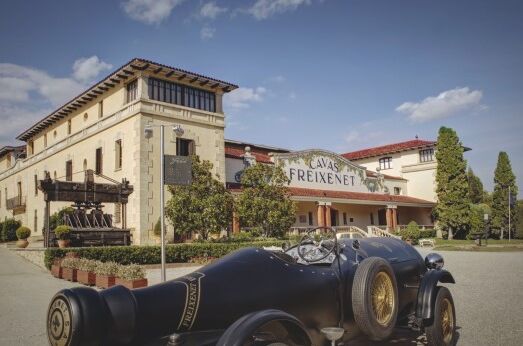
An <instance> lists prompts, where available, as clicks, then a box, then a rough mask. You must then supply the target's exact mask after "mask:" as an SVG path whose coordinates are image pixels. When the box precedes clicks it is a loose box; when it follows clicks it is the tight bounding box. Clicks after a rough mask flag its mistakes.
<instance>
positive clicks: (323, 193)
mask: <svg viewBox="0 0 523 346" xmlns="http://www.w3.org/2000/svg"><path fill="white" fill-rule="evenodd" d="M227 189H228V190H230V191H231V192H240V191H241V190H242V187H241V184H238V183H227ZM289 192H290V194H291V196H300V197H318V198H325V197H327V198H339V199H351V200H359V201H373V202H383V203H384V204H387V203H405V204H414V205H420V204H422V205H427V206H433V205H435V204H436V203H434V202H431V201H426V200H424V199H420V198H415V197H410V196H401V195H384V194H379V193H364V192H348V191H331V190H318V189H305V188H301V187H289Z"/></svg>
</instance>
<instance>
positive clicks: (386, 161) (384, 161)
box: [380, 157, 392, 169]
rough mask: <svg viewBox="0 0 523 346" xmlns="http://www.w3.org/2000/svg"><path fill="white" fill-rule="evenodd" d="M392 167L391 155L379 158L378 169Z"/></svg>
mask: <svg viewBox="0 0 523 346" xmlns="http://www.w3.org/2000/svg"><path fill="white" fill-rule="evenodd" d="M390 168H392V157H382V158H381V159H380V169H390Z"/></svg>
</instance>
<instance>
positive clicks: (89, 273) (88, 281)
mask: <svg viewBox="0 0 523 346" xmlns="http://www.w3.org/2000/svg"><path fill="white" fill-rule="evenodd" d="M97 264H98V262H97V261H94V260H90V259H87V258H80V259H79V260H78V272H77V273H76V278H77V280H78V282H79V283H81V284H84V285H87V286H93V285H94V284H95V283H96V274H95V273H94V270H95V268H96V266H97Z"/></svg>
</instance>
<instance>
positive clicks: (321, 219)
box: [318, 202, 325, 227]
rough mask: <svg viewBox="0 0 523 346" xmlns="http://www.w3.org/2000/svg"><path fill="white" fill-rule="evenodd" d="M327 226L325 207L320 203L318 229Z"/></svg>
mask: <svg viewBox="0 0 523 346" xmlns="http://www.w3.org/2000/svg"><path fill="white" fill-rule="evenodd" d="M324 226H325V205H323V204H321V202H318V227H324Z"/></svg>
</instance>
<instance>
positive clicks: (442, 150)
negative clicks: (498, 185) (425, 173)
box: [435, 127, 470, 239]
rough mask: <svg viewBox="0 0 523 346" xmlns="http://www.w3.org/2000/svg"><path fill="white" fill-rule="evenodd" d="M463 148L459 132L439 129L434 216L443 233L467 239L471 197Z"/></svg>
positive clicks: (451, 236)
mask: <svg viewBox="0 0 523 346" xmlns="http://www.w3.org/2000/svg"><path fill="white" fill-rule="evenodd" d="M463 151H464V150H463V146H462V145H461V142H460V140H459V138H458V135H457V134H456V132H455V131H454V130H453V129H451V128H448V127H441V128H440V129H439V135H438V141H437V144H436V160H437V163H438V164H437V169H436V184H437V186H436V193H437V195H438V204H437V205H436V208H435V215H436V218H437V220H438V224H439V226H440V227H441V229H442V230H444V231H447V232H448V237H449V239H452V238H453V237H454V236H456V237H458V238H464V237H465V236H466V235H467V233H468V231H469V228H470V227H469V222H470V197H469V186H468V180H467V173H466V169H467V162H466V161H465V159H464V158H463Z"/></svg>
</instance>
